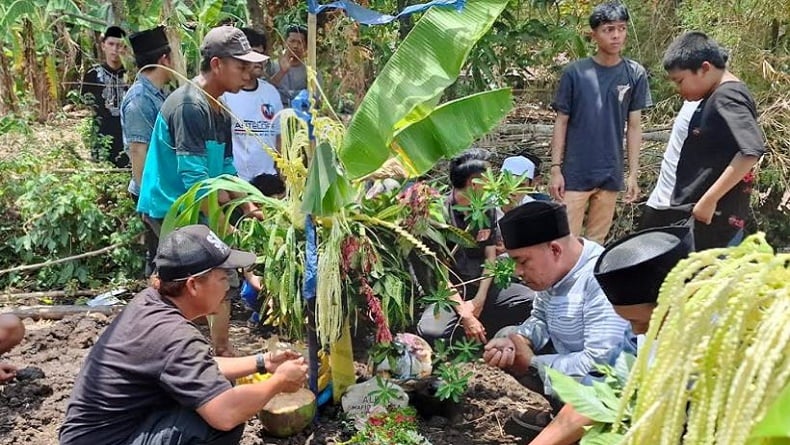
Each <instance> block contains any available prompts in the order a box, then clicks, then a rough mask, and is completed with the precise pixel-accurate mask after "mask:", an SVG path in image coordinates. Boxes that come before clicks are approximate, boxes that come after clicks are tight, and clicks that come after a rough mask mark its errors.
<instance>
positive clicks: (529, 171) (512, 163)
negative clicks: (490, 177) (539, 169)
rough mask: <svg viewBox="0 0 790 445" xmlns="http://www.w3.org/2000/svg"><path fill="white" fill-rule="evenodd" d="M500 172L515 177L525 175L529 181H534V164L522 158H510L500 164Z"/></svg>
mask: <svg viewBox="0 0 790 445" xmlns="http://www.w3.org/2000/svg"><path fill="white" fill-rule="evenodd" d="M502 171H503V172H508V173H510V174H511V175H515V176H524V175H526V176H527V178H529V179H535V163H534V162H532V161H530V160H529V159H527V158H525V157H524V156H511V157H509V158H506V159H505V162H503V163H502Z"/></svg>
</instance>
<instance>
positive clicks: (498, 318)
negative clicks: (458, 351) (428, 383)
mask: <svg viewBox="0 0 790 445" xmlns="http://www.w3.org/2000/svg"><path fill="white" fill-rule="evenodd" d="M473 296H474V293H473V292H468V293H467V297H466V298H467V299H470V298H472V297H473ZM534 297H535V291H533V290H532V289H530V288H528V287H526V286H524V285H522V284H516V283H513V284H511V285H510V286H508V287H507V288H505V289H499V288H497V287H496V286H495V285H494V284H493V283H492V284H491V287H490V288H489V289H488V295H487V296H486V302H485V305H484V306H483V311H482V312H481V313H480V317H478V320H480V323H482V324H483V327H485V329H486V336H487V337H488V338H493V336H494V334H496V333H497V331H499V330H500V329H502V328H504V327H506V326H513V325H517V324H521V323H522V322H523V321H524V320H526V319H527V318H529V314H530V313H531V312H532V300H533V299H534ZM434 307H435V306H434V305H433V304H431V305H428V307H426V308H425V312H423V313H422V316H421V317H420V321H419V322H418V323H417V333H418V334H419V335H420V337H422V338H424V339H425V340H426V341H428V343H431V344H433V342H434V341H436V340H438V339H440V338H444V339H449V340H450V342H451V343H452V342H454V341H456V340H458V339H460V338H463V337H464V336H465V335H466V334H465V333H464V329H463V327H462V326H461V325H460V323H459V318H458V314H457V313H456V312H455V311H454V310H452V309H450V310H441V311H439V314H438V315H434Z"/></svg>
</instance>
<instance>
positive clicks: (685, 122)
mask: <svg viewBox="0 0 790 445" xmlns="http://www.w3.org/2000/svg"><path fill="white" fill-rule="evenodd" d="M699 103H700V101H698V100H697V101H694V102H689V101H686V102H683V107H682V108H681V109H680V111H678V115H677V117H676V118H675V123H674V124H672V133H670V135H669V142H667V149H666V151H665V152H664V158H663V159H662V160H661V171H660V172H659V174H658V181H656V187H655V188H654V189H653V192H652V193H650V197H649V198H648V199H647V205H648V207H652V208H654V209H656V210H666V209H668V208H670V207H671V205H672V204H671V199H672V193H673V192H674V190H675V184H676V182H677V181H676V172H677V168H678V160H679V159H680V150H681V149H682V148H683V143H684V142H685V141H686V137H687V136H688V132H689V122H690V121H691V117H692V116H693V115H694V112H695V111H696V110H697V107H698V106H699Z"/></svg>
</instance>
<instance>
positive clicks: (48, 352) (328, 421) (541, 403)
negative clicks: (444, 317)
mask: <svg viewBox="0 0 790 445" xmlns="http://www.w3.org/2000/svg"><path fill="white" fill-rule="evenodd" d="M109 322H110V320H109V319H108V318H107V317H106V316H103V315H99V314H93V315H79V316H72V317H69V318H66V319H63V320H60V321H39V322H34V321H32V320H30V319H28V320H25V325H26V327H27V334H26V336H25V340H24V341H23V343H22V344H20V345H19V346H17V348H16V349H14V350H13V351H11V352H10V353H9V354H7V355H6V356H4V357H2V359H3V360H4V361H9V362H11V363H14V364H16V365H17V366H18V367H20V368H24V369H23V370H22V371H21V372H20V375H19V377H18V379H17V380H16V381H15V382H12V383H9V384H7V385H5V386H0V444H1V445H10V444H31V445H52V444H56V443H57V433H58V428H59V427H60V424H61V422H62V420H63V414H64V411H65V407H66V402H67V401H68V398H69V394H70V393H71V389H72V385H73V382H74V379H75V377H76V375H77V373H78V371H79V369H80V366H81V364H82V361H83V359H84V357H85V355H86V354H87V353H88V351H89V348H90V347H91V346H92V345H93V344H94V342H95V341H96V339H97V338H98V336H99V335H100V334H101V332H102V331H103V330H104V328H105V327H106V326H107V325H108V324H109ZM231 335H232V339H233V343H234V345H236V347H237V348H238V349H239V350H240V351H241V352H251V351H256V350H261V349H263V348H265V347H266V346H267V341H266V340H265V339H264V338H263V337H261V336H259V335H256V334H251V333H250V330H249V329H248V328H247V327H246V326H244V322H243V321H241V320H234V322H233V326H232V328H231ZM463 366H468V367H469V368H470V369H471V370H472V371H473V373H474V376H473V377H472V379H471V380H470V385H469V390H468V391H467V394H466V396H465V398H464V400H463V401H462V403H460V404H459V405H457V406H455V407H450V409H448V410H447V411H446V412H445V413H444V415H445V416H446V417H442V416H437V415H434V416H432V417H430V418H425V419H422V423H421V433H422V434H423V435H424V436H425V437H427V438H428V439H429V440H430V441H431V443H432V444H433V445H471V444H524V443H527V442H528V438H527V437H518V436H514V435H511V434H510V433H514V432H516V431H517V430H515V429H514V428H513V424H512V422H510V421H509V418H510V416H511V415H512V414H514V413H517V412H519V411H520V410H522V409H524V408H526V407H542V408H545V407H547V404H546V402H545V400H544V399H543V398H542V397H541V396H539V395H537V394H535V393H532V392H530V391H529V390H527V389H526V388H524V387H523V386H521V385H520V384H519V383H518V382H517V381H516V380H515V379H513V378H512V377H510V376H509V375H507V374H505V373H503V372H501V371H499V370H496V369H492V368H489V367H487V366H485V365H484V364H474V365H472V364H467V365H463ZM418 408H420V407H419V406H418ZM349 425H350V424H349V422H346V421H344V420H343V418H342V415H341V413H340V410H339V409H338V408H336V407H332V406H329V407H326V408H323V409H322V410H321V411H320V413H319V417H318V419H317V421H316V422H315V423H314V425H313V426H311V427H309V428H308V429H307V430H306V431H304V432H302V433H300V434H298V435H297V436H294V437H291V438H289V439H274V438H270V437H266V436H264V435H263V434H262V432H261V425H260V423H259V422H258V420H257V419H253V420H250V421H249V422H248V423H247V427H246V429H245V433H244V438H243V440H242V445H296V444H300V445H301V444H305V445H307V444H310V445H321V444H337V443H340V442H342V441H343V440H348V439H349V438H350V436H351V434H352V433H353V431H352V430H350V429H349V428H350V427H349Z"/></svg>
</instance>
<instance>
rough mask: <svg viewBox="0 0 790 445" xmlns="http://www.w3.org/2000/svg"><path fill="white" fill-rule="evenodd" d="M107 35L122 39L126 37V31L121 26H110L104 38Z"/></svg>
mask: <svg viewBox="0 0 790 445" xmlns="http://www.w3.org/2000/svg"><path fill="white" fill-rule="evenodd" d="M107 37H115V38H117V39H122V38H124V37H126V31H124V30H123V29H121V28H120V27H119V26H110V27H108V28H107V30H106V31H104V37H103V38H104V39H106V38H107Z"/></svg>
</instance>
